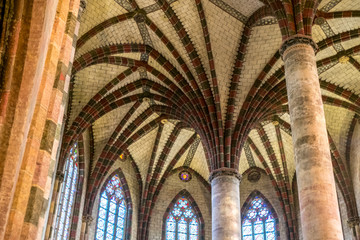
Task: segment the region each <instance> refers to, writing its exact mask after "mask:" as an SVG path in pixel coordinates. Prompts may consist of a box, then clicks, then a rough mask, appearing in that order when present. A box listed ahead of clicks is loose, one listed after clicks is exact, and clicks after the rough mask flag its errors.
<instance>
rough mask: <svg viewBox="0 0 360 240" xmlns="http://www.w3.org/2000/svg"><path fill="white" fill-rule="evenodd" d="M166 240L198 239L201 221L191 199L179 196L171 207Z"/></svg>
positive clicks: (167, 221) (166, 223)
mask: <svg viewBox="0 0 360 240" xmlns="http://www.w3.org/2000/svg"><path fill="white" fill-rule="evenodd" d="M165 226H166V228H165V230H166V232H165V239H166V240H173V239H174V240H175V239H176V240H198V239H199V221H198V219H197V217H196V215H195V212H194V210H193V208H192V206H191V205H190V202H189V200H187V199H186V198H184V197H181V198H179V199H178V200H177V201H176V203H175V204H174V206H173V208H172V209H170V212H169V215H168V216H167V218H166V222H165Z"/></svg>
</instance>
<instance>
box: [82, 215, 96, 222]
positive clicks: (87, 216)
mask: <svg viewBox="0 0 360 240" xmlns="http://www.w3.org/2000/svg"><path fill="white" fill-rule="evenodd" d="M93 220H94V219H93V218H92V217H91V216H90V215H88V214H87V215H83V217H82V221H83V222H85V223H86V224H89V223H91V222H92V221H93Z"/></svg>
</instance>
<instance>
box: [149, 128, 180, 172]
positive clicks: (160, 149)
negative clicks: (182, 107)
mask: <svg viewBox="0 0 360 240" xmlns="http://www.w3.org/2000/svg"><path fill="white" fill-rule="evenodd" d="M174 128H175V125H174V124H172V123H170V122H167V123H165V124H164V128H163V131H162V133H161V136H160V140H159V144H158V148H157V151H156V156H155V160H154V167H153V171H152V174H153V173H154V171H155V166H157V164H158V161H159V158H160V156H161V154H162V152H163V150H164V147H165V145H166V144H167V142H168V140H169V137H170V135H171V133H172V132H173V130H174ZM166 157H167V156H165V159H163V160H165V161H166Z"/></svg>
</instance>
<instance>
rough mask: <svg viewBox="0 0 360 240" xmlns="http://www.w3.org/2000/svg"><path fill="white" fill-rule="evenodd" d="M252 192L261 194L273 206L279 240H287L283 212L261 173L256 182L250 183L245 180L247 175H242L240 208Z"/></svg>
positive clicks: (265, 177)
mask: <svg viewBox="0 0 360 240" xmlns="http://www.w3.org/2000/svg"><path fill="white" fill-rule="evenodd" d="M254 190H258V191H259V192H261V193H262V194H263V195H264V196H265V197H266V198H267V200H268V201H269V202H270V204H271V205H272V206H273V208H274V209H275V211H276V214H277V216H278V218H279V231H280V239H287V232H286V225H285V220H284V212H283V210H282V208H281V206H280V201H279V199H278V197H277V195H276V192H275V189H274V187H273V186H272V184H271V181H270V179H269V177H268V176H267V175H265V174H264V173H261V177H260V179H259V181H257V182H250V181H249V180H248V179H247V174H244V175H243V178H242V180H241V183H240V207H241V208H242V207H243V205H244V203H245V201H246V199H247V198H248V196H249V195H250V194H251V193H252V192H253V191H254Z"/></svg>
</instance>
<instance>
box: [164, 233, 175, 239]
mask: <svg viewBox="0 0 360 240" xmlns="http://www.w3.org/2000/svg"><path fill="white" fill-rule="evenodd" d="M166 240H175V232H166Z"/></svg>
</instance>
